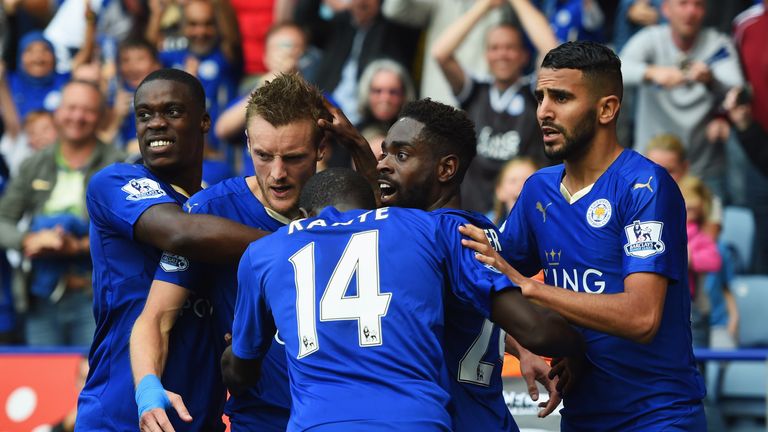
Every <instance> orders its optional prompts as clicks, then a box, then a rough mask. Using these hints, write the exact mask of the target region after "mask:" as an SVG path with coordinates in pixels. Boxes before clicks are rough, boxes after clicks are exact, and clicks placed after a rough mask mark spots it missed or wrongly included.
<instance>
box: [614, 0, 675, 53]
mask: <svg viewBox="0 0 768 432" xmlns="http://www.w3.org/2000/svg"><path fill="white" fill-rule="evenodd" d="M662 2H663V0H621V2H620V3H619V7H618V9H617V11H616V21H615V24H616V25H615V26H614V30H613V49H615V50H616V52H621V50H622V49H623V48H624V44H626V43H627V41H628V40H629V38H630V37H632V36H633V35H634V34H635V33H637V32H638V31H640V29H642V28H644V27H648V26H652V25H656V24H659V23H662V22H664V21H663V20H664V16H663V15H662V14H661V3H662Z"/></svg>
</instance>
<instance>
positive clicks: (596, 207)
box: [587, 198, 613, 228]
mask: <svg viewBox="0 0 768 432" xmlns="http://www.w3.org/2000/svg"><path fill="white" fill-rule="evenodd" d="M612 212H613V211H612V209H611V202H610V201H608V200H607V199H605V198H600V199H599V200H596V201H595V202H593V203H592V204H590V205H589V208H588V209H587V223H588V224H589V225H590V226H591V227H593V228H602V227H604V226H605V224H607V223H608V221H609V220H611V214H612Z"/></svg>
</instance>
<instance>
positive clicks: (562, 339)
mask: <svg viewBox="0 0 768 432" xmlns="http://www.w3.org/2000/svg"><path fill="white" fill-rule="evenodd" d="M491 303H492V304H491V321H493V322H495V323H496V324H498V325H499V326H501V328H503V329H504V331H506V332H507V333H508V334H509V335H510V336H512V337H513V338H515V340H516V341H517V342H518V343H519V344H520V345H522V346H524V347H525V348H526V349H528V350H530V351H532V352H533V353H535V354H538V355H542V356H546V357H565V356H580V355H582V354H583V353H584V340H583V339H582V337H581V334H579V333H578V332H577V331H576V330H575V329H574V328H573V327H571V325H570V324H568V321H566V320H565V318H563V317H562V316H560V315H559V314H557V313H556V312H553V311H551V310H549V309H546V308H543V307H541V306H539V305H536V304H533V303H531V302H530V301H528V300H526V299H525V297H523V294H522V293H521V292H520V290H519V289H516V288H513V289H507V290H504V291H501V292H499V293H496V294H494V295H493V297H492V298H491Z"/></svg>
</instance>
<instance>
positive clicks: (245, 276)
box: [232, 245, 277, 359]
mask: <svg viewBox="0 0 768 432" xmlns="http://www.w3.org/2000/svg"><path fill="white" fill-rule="evenodd" d="M254 256H255V253H254V249H253V245H251V246H249V247H248V250H247V251H246V252H245V254H244V255H243V258H242V259H241V260H240V266H239V267H238V270H237V301H236V302H235V321H234V323H233V324H232V352H233V353H234V354H235V355H236V356H237V357H239V358H242V359H258V358H262V357H263V356H264V355H266V353H267V351H268V350H269V347H270V345H271V344H272V337H273V336H274V335H275V333H276V332H277V328H276V327H275V322H274V318H273V317H272V312H271V310H270V308H269V305H268V304H267V302H266V298H265V296H264V294H265V292H264V288H265V284H264V273H263V271H264V270H265V269H266V268H267V267H268V266H267V265H265V263H256V262H254Z"/></svg>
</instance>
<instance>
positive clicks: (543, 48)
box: [509, 0, 559, 65]
mask: <svg viewBox="0 0 768 432" xmlns="http://www.w3.org/2000/svg"><path fill="white" fill-rule="evenodd" d="M509 3H510V4H511V5H512V9H514V10H515V13H517V16H518V18H519V19H520V25H522V26H523V31H525V34H526V35H528V37H529V38H530V39H531V42H532V43H533V46H534V47H536V51H538V52H539V57H540V58H539V61H537V62H536V64H537V65H540V64H541V60H542V59H543V58H544V55H546V54H547V53H548V52H549V51H550V50H552V49H553V48H555V47H556V46H557V45H559V44H558V42H557V38H556V37H555V32H553V31H552V27H551V26H550V25H549V21H547V17H545V16H544V14H542V13H541V11H540V10H539V9H538V8H537V7H536V6H534V5H533V4H531V1H530V0H509Z"/></svg>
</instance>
